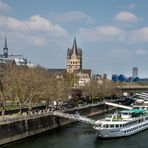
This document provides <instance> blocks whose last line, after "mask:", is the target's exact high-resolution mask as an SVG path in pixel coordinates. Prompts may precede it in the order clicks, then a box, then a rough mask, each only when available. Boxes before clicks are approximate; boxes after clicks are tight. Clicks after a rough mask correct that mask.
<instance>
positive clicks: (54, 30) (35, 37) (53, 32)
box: [0, 15, 67, 46]
mask: <svg viewBox="0 0 148 148" xmlns="http://www.w3.org/2000/svg"><path fill="white" fill-rule="evenodd" d="M0 20H1V21H0V31H4V30H5V31H6V32H15V33H17V35H20V37H21V38H24V39H28V40H31V39H32V42H30V43H32V44H34V45H38V46H41V45H43V44H45V41H46V40H48V39H50V38H51V39H52V40H54V39H55V40H60V39H62V40H63V38H66V37H67V32H66V30H65V29H64V28H63V27H61V26H60V25H57V24H53V23H52V22H51V21H49V20H47V19H46V18H44V17H41V16H39V15H35V16H31V17H30V18H29V19H28V20H25V21H21V20H19V19H16V18H13V17H6V16H2V15H1V16H0ZM43 34H44V35H43Z"/></svg>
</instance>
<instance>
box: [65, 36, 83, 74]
mask: <svg viewBox="0 0 148 148" xmlns="http://www.w3.org/2000/svg"><path fill="white" fill-rule="evenodd" d="M80 70H82V49H81V48H78V47H77V43H76V38H74V41H73V46H72V49H70V48H68V50H67V72H68V73H73V72H74V71H80Z"/></svg>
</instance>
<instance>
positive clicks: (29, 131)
mask: <svg viewBox="0 0 148 148" xmlns="http://www.w3.org/2000/svg"><path fill="white" fill-rule="evenodd" d="M110 109H112V107H110V108H107V109H106V107H105V105H104V103H98V104H91V105H87V106H81V107H77V108H73V109H68V110H65V111H64V112H65V113H72V114H75V113H76V112H79V113H80V115H82V116H85V117H88V116H92V115H96V114H99V113H103V112H106V111H107V110H110ZM71 122H74V121H72V120H69V119H65V118H61V117H56V116H54V115H52V113H51V112H48V113H43V114H39V115H33V116H31V117H24V118H22V119H17V120H16V119H14V120H13V121H7V122H4V123H0V145H3V144H6V143H10V142H13V141H16V140H20V139H23V138H26V137H29V136H33V135H36V134H39V133H42V132H45V131H47V130H50V129H54V128H57V127H60V126H63V125H66V124H68V123H71Z"/></svg>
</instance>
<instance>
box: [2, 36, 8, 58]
mask: <svg viewBox="0 0 148 148" xmlns="http://www.w3.org/2000/svg"><path fill="white" fill-rule="evenodd" d="M3 56H4V57H5V58H7V57H8V47H7V39H6V36H5V42H4V48H3Z"/></svg>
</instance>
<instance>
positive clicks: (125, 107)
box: [105, 102, 132, 109]
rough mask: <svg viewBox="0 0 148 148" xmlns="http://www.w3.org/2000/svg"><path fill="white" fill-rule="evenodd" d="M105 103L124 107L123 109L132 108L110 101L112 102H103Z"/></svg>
mask: <svg viewBox="0 0 148 148" xmlns="http://www.w3.org/2000/svg"><path fill="white" fill-rule="evenodd" d="M105 104H106V105H110V106H115V107H119V108H124V109H132V107H130V106H126V105H121V104H117V103H112V102H105Z"/></svg>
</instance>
